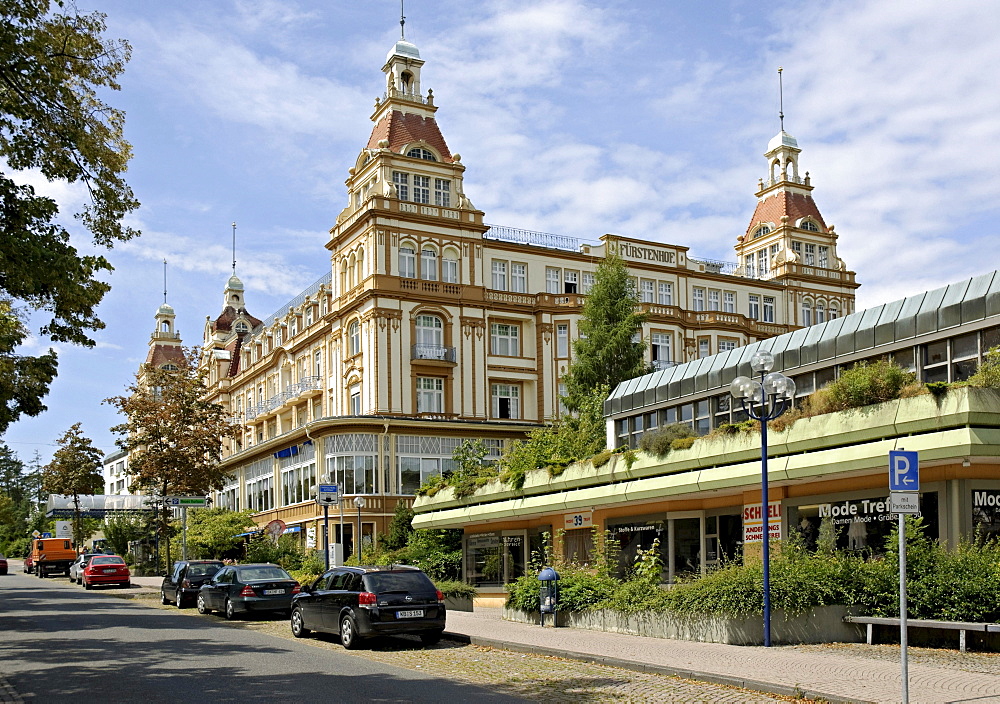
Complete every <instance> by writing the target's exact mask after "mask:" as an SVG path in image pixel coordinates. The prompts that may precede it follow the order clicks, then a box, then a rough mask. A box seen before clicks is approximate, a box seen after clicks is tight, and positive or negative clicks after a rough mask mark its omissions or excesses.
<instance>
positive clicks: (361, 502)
mask: <svg viewBox="0 0 1000 704" xmlns="http://www.w3.org/2000/svg"><path fill="white" fill-rule="evenodd" d="M354 505H355V506H357V507H358V547H357V551H358V564H359V565H360V564H361V509H363V508H364V507H365V497H363V496H355V497H354Z"/></svg>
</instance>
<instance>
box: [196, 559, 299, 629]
mask: <svg viewBox="0 0 1000 704" xmlns="http://www.w3.org/2000/svg"><path fill="white" fill-rule="evenodd" d="M298 593H299V583H298V582H296V581H295V580H294V579H292V576H291V575H290V574H288V573H287V572H285V570H283V569H282V568H280V567H278V566H277V565H272V564H252V565H229V566H227V567H223V568H222V569H221V570H219V571H218V572H216V573H215V576H214V577H212V579H210V580H209V581H207V582H205V583H204V584H203V585H201V589H200V590H199V591H198V613H200V614H207V613H209V612H211V611H221V612H222V613H223V614H225V616H226V618H227V619H230V620H232V619H234V618H236V615H237V614H240V613H245V612H247V611H284V612H286V613H287V612H288V611H289V610H290V609H291V608H292V597H293V596H294V595H296V594H298Z"/></svg>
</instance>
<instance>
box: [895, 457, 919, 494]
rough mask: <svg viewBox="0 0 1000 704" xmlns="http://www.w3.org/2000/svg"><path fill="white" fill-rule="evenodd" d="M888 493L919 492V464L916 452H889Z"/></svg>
mask: <svg viewBox="0 0 1000 704" xmlns="http://www.w3.org/2000/svg"><path fill="white" fill-rule="evenodd" d="M889 491H920V464H919V460H918V459H917V453H916V452H907V451H905V450H891V451H890V452H889Z"/></svg>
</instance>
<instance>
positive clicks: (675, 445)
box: [670, 437, 698, 450]
mask: <svg viewBox="0 0 1000 704" xmlns="http://www.w3.org/2000/svg"><path fill="white" fill-rule="evenodd" d="M697 439H698V438H695V437H688V438H676V439H675V440H674V441H673V442H671V443H670V449H671V450H688V449H690V448H691V446H692V445H694V441H695V440H697Z"/></svg>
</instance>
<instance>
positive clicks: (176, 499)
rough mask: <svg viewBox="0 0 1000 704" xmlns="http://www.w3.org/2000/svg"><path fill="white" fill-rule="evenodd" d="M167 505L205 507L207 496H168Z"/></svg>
mask: <svg viewBox="0 0 1000 704" xmlns="http://www.w3.org/2000/svg"><path fill="white" fill-rule="evenodd" d="M167 506H176V507H177V508H205V507H206V506H208V498H206V497H204V496H168V497H167Z"/></svg>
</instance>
